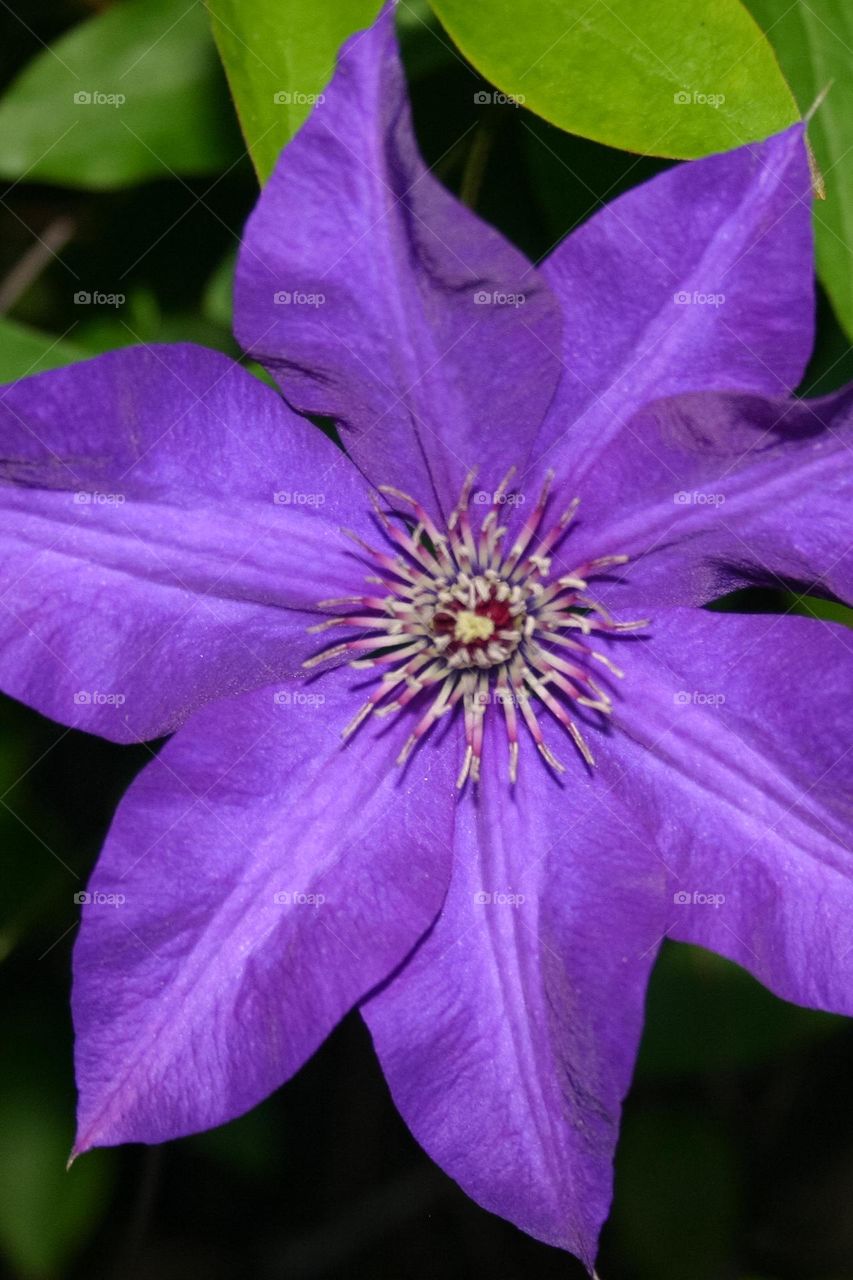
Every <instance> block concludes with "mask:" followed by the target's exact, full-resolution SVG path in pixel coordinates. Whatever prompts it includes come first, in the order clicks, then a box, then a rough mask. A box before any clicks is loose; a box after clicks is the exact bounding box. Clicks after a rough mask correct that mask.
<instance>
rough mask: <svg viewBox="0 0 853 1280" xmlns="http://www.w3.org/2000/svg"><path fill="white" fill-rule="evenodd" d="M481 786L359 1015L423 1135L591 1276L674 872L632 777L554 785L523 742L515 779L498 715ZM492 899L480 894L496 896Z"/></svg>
mask: <svg viewBox="0 0 853 1280" xmlns="http://www.w3.org/2000/svg"><path fill="white" fill-rule="evenodd" d="M486 719H487V727H486V746H485V751H484V779H483V782H482V784H481V787H480V790H479V794H478V795H477V796H476V798H475V797H472V796H471V795H467V796H466V798H465V799H464V801H463V802H462V804H461V806H460V809H459V812H458V816H457V834H456V841H455V848H454V869H453V879H452V881H451V888H450V892H449V895H448V900H447V902H446V904H445V907H444V909H443V910H442V913H441V916H440V917H439V920H438V922H437V923H436V925H435V927H434V928H433V930H432V931H431V932H430V933H429V934H428V936H427V937H426V938H425V940H424V941H423V942H422V943H421V945H420V946H419V948H418V949H417V951H416V952H415V953H414V955H413V956H412V957H411V958H410V959H409V960H408V961H407V963H406V964H405V966H404V967H403V969H402V970H401V971H400V972H399V974H398V975H396V976H395V977H394V978H393V979H392V980H391V982H390V983H389V984H388V985H387V986H386V987H385V988H384V989H382V990H381V991H380V992H379V993H378V994H376V995H374V996H372V997H371V998H370V999H369V1000H368V1001H367V1002H366V1004H365V1005H364V1006H363V1012H364V1015H365V1017H366V1019H367V1022H368V1025H369V1027H370V1029H371V1031H372V1034H373V1037H374V1040H375V1043H376V1048H377V1051H378V1053H379V1057H380V1060H381V1062H382V1066H383V1069H384V1071H385V1074H386V1076H387V1078H388V1081H389V1084H390V1087H391V1092H392V1094H393V1097H394V1100H395V1102H396V1104H397V1106H398V1107H399V1109H400V1111H401V1112H402V1114H403V1116H404V1118H405V1120H406V1122H407V1123H408V1125H409V1127H410V1128H411V1130H412V1132H413V1133H414V1135H415V1137H416V1138H417V1139H418V1141H419V1142H420V1143H421V1144H422V1145H423V1146H424V1147H425V1149H426V1150H427V1152H428V1153H429V1154H430V1155H431V1156H432V1157H433V1159H434V1160H436V1161H437V1162H438V1163H439V1164H440V1165H441V1166H442V1168H444V1169H445V1170H446V1171H447V1172H448V1173H449V1174H450V1175H451V1176H452V1177H453V1178H455V1179H456V1180H457V1181H458V1182H459V1183H460V1184H461V1186H462V1188H463V1189H464V1190H465V1191H466V1192H467V1193H468V1194H469V1195H470V1196H472V1197H473V1198H474V1199H475V1200H477V1201H478V1202H479V1203H480V1204H481V1205H483V1206H484V1207H485V1208H487V1209H489V1210H491V1211H492V1212H494V1213H498V1214H501V1215H502V1216H503V1217H505V1218H509V1219H510V1220H511V1221H512V1222H514V1223H516V1225H517V1226H519V1227H521V1228H522V1230H524V1231H527V1232H528V1233H530V1234H531V1235H534V1236H536V1237H538V1238H539V1239H542V1240H545V1241H547V1242H548V1243H550V1244H554V1245H559V1246H562V1247H563V1248H567V1249H570V1250H571V1251H572V1252H574V1253H576V1254H578V1255H579V1256H580V1257H582V1258H583V1259H584V1260H585V1261H586V1262H587V1263H588V1264H590V1265H591V1263H592V1261H593V1258H594V1254H595V1247H596V1240H597V1236H598V1231H599V1228H600V1226H601V1223H602V1221H603V1219H604V1217H605V1216H606V1214H607V1210H608V1207H609V1203H610V1196H611V1183H612V1161H613V1150H614V1146H615V1143H616V1138H617V1133H618V1125H619V1112H620V1104H621V1100H622V1097H623V1096H624V1094H625V1092H626V1090H627V1088H628V1083H629V1080H630V1076H631V1071H632V1068H633V1063H634V1058H635V1054H636V1048H637V1043H638V1040H639V1036H640V1029H641V1025H642V1018H643V999H644V993H645V987H646V981H647V977H648V973H649V969H650V967H651V965H652V962H653V960H654V956H655V954H656V951H657V944H658V942H659V941H660V939H661V938H662V936H663V933H664V928H665V925H666V915H665V898H664V869H663V867H662V865H661V864H660V862H659V861H658V860H657V859H656V858H655V856H654V853H653V851H652V850H651V848H650V847H649V844H650V836H649V831H648V829H647V828H646V825H645V821H644V819H645V815H644V814H643V813H642V811H641V810H638V803H637V800H636V798H635V797H633V796H630V797H619V796H615V795H613V794H612V787H613V784H614V781H616V780H617V779H618V777H619V771H618V770H617V769H616V768H615V767H614V766H613V765H612V763H611V764H610V765H608V764H606V763H605V764H604V765H603V766H602V770H603V772H602V771H600V772H599V773H598V774H597V775H596V776H595V777H594V778H592V779H590V778H589V777H588V776H587V775H586V774H585V772H584V771H583V769H582V768H581V767H580V765H577V766H574V762H573V765H572V766H570V769H569V773H568V774H567V775H566V779H567V780H566V782H565V785H561V784H559V783H557V782H556V781H555V780H554V778H553V776H552V775H551V774H550V773H549V772H548V771H547V769H546V768H545V766H544V765H543V763H542V761H541V760H540V759H539V757H538V756H537V754H536V752H535V751H534V750H533V749H532V746H531V744H530V742H529V741H526V740H525V741H524V742H523V744H522V758H521V763H520V769H519V781H518V784H517V786H516V787H515V789H514V790H512V789H511V788H510V786H509V783H508V781H507V777H506V741H505V740H504V738H503V733H502V731H501V729H500V728H499V727H497V725H496V717H493V716H487V718H486ZM484 899H485V900H484Z"/></svg>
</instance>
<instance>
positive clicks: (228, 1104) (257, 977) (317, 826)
mask: <svg viewBox="0 0 853 1280" xmlns="http://www.w3.org/2000/svg"><path fill="white" fill-rule="evenodd" d="M351 683H352V673H351V672H350V671H345V672H344V671H337V672H330V673H328V674H327V675H326V676H324V677H323V679H321V680H319V681H316V682H312V683H311V684H309V685H307V686H306V685H304V684H303V685H301V686H300V685H295V684H291V685H286V686H285V687H284V688H283V689H282V690H279V691H278V694H279V701H276V699H275V694H276V691H275V690H274V689H272V688H267V689H260V690H256V691H254V692H252V693H251V694H244V695H242V696H241V697H239V698H234V699H229V700H226V701H223V702H220V703H217V704H214V705H212V706H210V707H207V708H205V709H204V710H203V711H202V712H200V713H199V715H198V716H197V717H196V718H194V719H193V720H192V721H191V723H190V724H188V725H186V726H185V727H184V728H183V729H181V730H180V731H179V733H178V734H177V735H176V736H175V737H174V738H173V739H171V741H170V742H168V743H167V744H166V746H165V747H164V748H163V750H162V752H161V753H160V755H159V756H158V757H157V758H156V760H154V761H152V763H151V764H150V765H149V766H148V767H147V769H146V770H145V771H144V772H143V773H142V774H141V776H140V777H139V778H138V779H137V781H136V782H135V783H134V784H133V786H132V787H131V789H130V791H129V792H128V795H127V797H126V798H125V800H124V801H123V802H122V804H121V806H120V808H119V810H118V814H117V816H116V819H115V821H114V824H113V827H112V830H111V831H110V834H109V836H108V839H107V843H106V847H105V849H104V852H103V854H102V856H101V859H100V861H99V863H98V865H97V867H96V869H95V873H94V875H93V877H92V881H91V884H90V885H89V888H88V891H87V893H88V896H87V905H86V906H85V908H84V912H83V927H82V930H81V933H80V937H79V940H78V943H77V946H76V949H75V956H74V975H75V976H74V1001H73V1003H74V1018H75V1026H76V1033H77V1042H76V1043H77V1049H76V1057H77V1080H78V1085H79V1089H80V1107H79V1127H78V1138H77V1148H76V1149H77V1150H78V1151H82V1150H86V1149H87V1148H89V1147H91V1146H103V1145H111V1144H114V1143H119V1142H127V1141H142V1142H158V1141H162V1140H164V1139H167V1138H172V1137H175V1136H176V1135H179V1134H185V1133H190V1132H193V1131H195V1130H198V1129H205V1128H208V1127H209V1126H211V1125H217V1124H221V1123H223V1122H224V1121H226V1120H228V1119H230V1118H231V1117H233V1116H236V1115H239V1114H241V1113H242V1112H244V1111H246V1110H247V1109H248V1108H249V1107H251V1106H253V1105H254V1104H255V1103H257V1102H258V1101H260V1100H261V1099H262V1098H263V1097H265V1096H266V1095H267V1094H268V1093H270V1092H271V1091H272V1090H273V1089H275V1088H277V1087H278V1086H279V1085H280V1084H281V1083H282V1082H283V1081H284V1080H285V1079H287V1077H288V1076H290V1075H291V1074H292V1073H293V1072H294V1071H295V1070H296V1069H297V1068H298V1067H299V1066H300V1065H301V1064H302V1063H303V1062H304V1061H305V1059H306V1058H307V1057H308V1056H309V1055H310V1054H311V1053H313V1051H314V1050H315V1048H316V1047H317V1045H318V1044H319V1043H320V1042H321V1040H322V1039H323V1038H324V1037H325V1036H326V1035H327V1033H328V1032H329V1031H330V1030H331V1028H332V1027H333V1026H334V1025H335V1023H336V1022H337V1021H338V1020H339V1019H340V1018H341V1017H342V1016H343V1014H344V1013H345V1012H346V1011H347V1009H349V1008H350V1007H351V1006H352V1004H353V1003H354V1002H355V1001H357V1000H358V999H359V997H361V996H362V995H363V994H364V993H365V992H366V991H367V990H368V989H369V988H370V987H372V986H373V985H374V984H376V983H377V982H379V981H380V980H381V979H383V978H384V977H386V976H387V974H388V973H389V972H390V971H391V969H392V968H393V967H394V966H395V965H397V964H398V963H399V961H400V960H401V959H402V958H403V956H404V955H405V954H406V953H407V952H408V951H409V950H410V949H411V947H412V946H413V945H414V944H415V942H416V941H417V939H418V938H419V937H420V935H421V934H422V933H423V931H424V930H425V929H426V928H427V927H428V926H429V924H430V922H431V921H432V919H433V918H434V916H435V914H436V912H437V910H438V908H439V907H440V905H441V902H442V899H443V897H444V894H445V892H446V887H447V879H448V876H449V860H450V845H451V841H452V824H453V806H452V795H453V774H454V766H455V763H456V762H455V760H454V759H453V756H454V753H453V752H452V751H448V750H446V749H444V750H442V749H441V748H442V745H443V746H444V747H445V748H446V745H447V744H439V743H427V744H425V745H424V748H423V749H422V750H421V752H420V754H419V756H418V758H417V760H416V761H413V762H412V763H411V765H410V766H409V767H408V768H407V769H406V770H405V771H401V770H399V769H397V768H396V767H395V766H394V763H393V761H394V757H395V754H396V753H397V751H399V748H400V745H401V735H405V733H407V732H408V729H409V728H410V726H409V725H407V724H405V723H403V724H395V725H393V726H392V728H391V730H390V731H386V732H384V733H380V734H376V733H374V732H373V730H372V729H369V728H368V727H367V726H365V728H364V729H363V730H362V732H361V734H360V735H359V738H358V739H357V740H356V742H353V743H351V744H350V745H349V746H347V747H344V746H343V745H342V743H341V739H340V729H341V727H342V726H343V725H344V724H345V723H346V722H347V720H348V719H349V718H350V717H351V715H352V713H353V711H354V709H355V707H356V706H357V705H358V702H359V701H360V700H361V697H360V694H359V693H357V692H354V691H353V690H352V689H351V688H350V687H349V686H350V685H351ZM283 695H284V696H286V697H287V698H288V699H289V700H288V701H286V702H283V701H281V698H282V696H283Z"/></svg>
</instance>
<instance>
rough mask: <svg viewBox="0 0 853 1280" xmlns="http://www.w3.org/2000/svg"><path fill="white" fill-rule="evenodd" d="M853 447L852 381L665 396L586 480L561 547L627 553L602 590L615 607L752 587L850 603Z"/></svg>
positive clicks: (692, 599)
mask: <svg viewBox="0 0 853 1280" xmlns="http://www.w3.org/2000/svg"><path fill="white" fill-rule="evenodd" d="M851 450H853V393H851V391H849V390H846V391H842V392H839V393H838V394H837V395H833V396H827V397H825V398H824V399H821V400H812V401H804V400H796V401H791V400H784V401H782V400H766V399H762V398H759V397H757V396H745V395H744V396H737V395H713V394H711V393H702V394H698V395H692V396H680V397H676V398H674V399H672V400H666V401H660V402H658V403H656V404H653V405H650V406H648V407H647V408H646V409H644V410H643V411H641V412H640V413H639V414H637V415H636V417H635V418H634V419H633V420H632V422H630V423H629V424H628V426H627V429H626V430H625V431H623V432H622V433H621V435H620V436H619V438H618V440H615V441H614V442H613V443H612V444H611V445H610V446H608V447H607V448H606V449H605V450H604V452H603V453H602V455H601V457H600V459H599V464H598V466H597V468H596V475H595V477H593V476H587V479H586V481H585V482H583V483H582V484H581V485H580V486H579V489H580V494H581V506H580V512H579V521H578V527H577V530H576V532H575V533H574V534H573V536H572V538H571V540H570V541H569V542H567V543H566V545H565V550H564V552H563V554H564V555H566V556H569V558H575V557H576V558H577V562H578V563H580V562H582V561H584V560H586V559H591V558H593V557H594V556H597V555H602V554H615V553H619V554H623V555H628V556H630V557H631V564H630V565H629V566H628V567H627V569H626V570H625V571H624V574H621V575H620V578H621V579H622V580H621V581H620V583H619V584H618V585H613V586H612V587H610V588H609V589H608V590H607V591H606V592H604V593H603V597H602V598H607V600H608V603H610V604H611V605H612V607H614V608H617V609H623V608H636V607H639V608H641V609H642V610H643V611H644V612H647V611H648V610H654V609H655V608H657V607H660V606H661V605H672V604H688V603H689V604H693V603H695V604H702V603H705V602H706V601H708V600H712V599H714V598H715V597H718V596H721V595H723V594H725V593H726V592H727V591H732V590H734V589H735V588H737V587H741V586H744V585H750V584H755V585H762V586H774V587H792V588H795V589H799V590H803V591H806V592H808V593H811V594H823V595H832V596H836V597H838V598H839V599H841V600H848V601H849V600H853V543H852V542H851V534H850V510H851V507H853V467H851V464H850V458H851ZM569 549H570V553H569Z"/></svg>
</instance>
